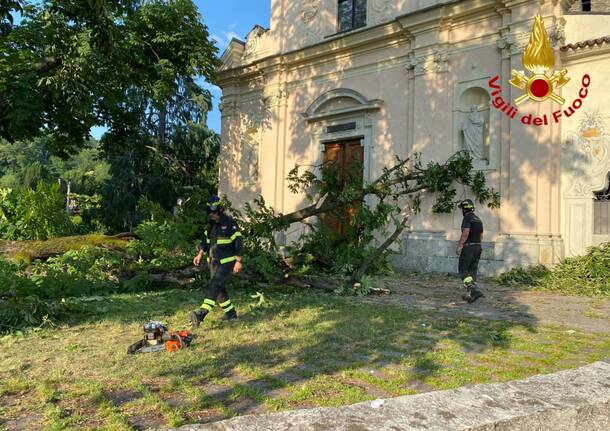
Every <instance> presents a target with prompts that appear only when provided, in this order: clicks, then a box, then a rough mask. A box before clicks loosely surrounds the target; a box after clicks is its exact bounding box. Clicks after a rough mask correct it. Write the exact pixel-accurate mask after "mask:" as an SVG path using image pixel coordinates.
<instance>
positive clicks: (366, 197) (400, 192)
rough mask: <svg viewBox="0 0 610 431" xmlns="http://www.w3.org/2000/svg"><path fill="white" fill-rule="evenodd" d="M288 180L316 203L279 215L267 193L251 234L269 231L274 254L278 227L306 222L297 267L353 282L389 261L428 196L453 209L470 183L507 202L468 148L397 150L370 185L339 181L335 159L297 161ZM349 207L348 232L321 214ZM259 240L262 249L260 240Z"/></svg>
mask: <svg viewBox="0 0 610 431" xmlns="http://www.w3.org/2000/svg"><path fill="white" fill-rule="evenodd" d="M348 176H349V175H348ZM288 181H289V188H290V190H291V191H292V192H293V193H302V194H305V196H306V197H307V198H308V199H309V201H310V202H311V203H310V204H309V205H307V206H305V207H304V208H302V209H299V210H297V211H294V212H291V213H289V214H279V213H276V212H275V211H274V210H273V209H272V208H269V207H268V206H267V205H266V203H265V201H264V200H263V199H262V197H261V198H259V199H257V200H255V202H254V205H249V204H248V205H246V216H247V217H246V220H244V221H243V224H244V226H246V229H247V234H246V236H251V237H252V238H261V237H262V238H265V241H263V242H262V244H269V245H268V246H266V247H265V249H264V251H265V252H267V255H268V256H269V257H270V258H273V253H274V251H275V250H277V248H278V247H277V245H276V244H275V237H276V233H277V232H280V231H285V230H286V229H287V228H288V227H289V226H290V225H292V224H294V223H299V222H300V223H305V224H307V225H308V226H309V228H310V229H309V233H307V234H306V235H303V236H301V237H300V239H299V240H298V241H297V242H296V243H295V244H293V245H292V246H291V247H289V248H288V251H289V252H290V253H291V255H292V261H293V262H296V263H297V264H298V265H296V266H297V267H298V268H297V269H298V270H303V269H304V268H305V270H312V269H314V270H315V271H320V270H322V271H327V272H330V273H333V274H340V275H347V276H350V277H351V281H352V282H357V281H360V280H361V279H362V277H363V276H364V275H365V274H366V273H367V272H379V271H383V270H384V269H387V268H388V264H387V260H386V259H385V258H384V257H385V256H386V255H387V249H388V247H390V246H391V244H392V243H393V242H395V241H396V240H397V239H398V238H399V236H400V233H401V232H402V231H403V230H404V229H405V228H406V227H408V225H409V222H410V220H411V218H412V217H413V215H415V214H417V213H419V212H421V211H422V202H424V201H429V202H431V205H432V206H431V211H432V212H433V213H449V212H451V211H453V210H455V208H456V203H457V201H458V200H459V199H458V188H463V191H464V192H467V193H472V196H473V197H474V198H475V199H476V200H477V201H479V202H480V203H486V204H487V205H488V206H489V207H490V208H497V207H499V205H500V195H499V194H498V193H497V192H496V191H495V190H494V189H492V188H489V187H487V185H486V181H485V176H484V174H483V172H480V171H474V170H473V167H472V159H471V157H470V156H469V155H468V154H467V153H465V152H458V153H456V154H454V155H453V156H452V157H451V158H450V159H449V160H447V161H446V162H444V163H438V162H433V161H431V162H427V163H424V162H423V160H422V156H421V154H414V155H413V156H412V157H409V158H406V159H402V158H399V157H396V159H395V164H394V166H392V167H389V168H384V169H383V171H382V173H381V175H380V176H379V177H378V178H376V179H375V180H374V181H372V182H371V183H369V184H365V185H361V184H360V183H359V182H358V181H345V182H341V181H339V176H338V172H337V167H336V166H335V165H333V164H332V163H327V164H324V165H321V166H315V167H313V168H309V169H305V170H304V171H301V167H300V166H295V168H294V169H292V170H291V171H290V173H289V175H288ZM347 208H351V209H352V211H349V216H348V217H347V220H344V222H345V224H346V225H347V227H348V229H347V230H346V232H345V234H344V235H337V234H334V233H333V232H332V231H329V230H328V228H327V227H326V226H325V225H324V223H320V221H319V219H317V220H316V219H314V217H316V216H324V215H325V214H332V215H334V216H335V217H337V218H339V219H341V218H344V219H345V217H346V209H347ZM310 219H311V220H314V221H313V222H311V221H310ZM392 227H393V230H392V229H391V228H392ZM255 247H258V248H259V249H260V248H261V245H260V244H257V245H256V246H255ZM275 258H276V260H277V254H276V255H275Z"/></svg>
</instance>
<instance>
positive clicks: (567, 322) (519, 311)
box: [365, 274, 610, 332]
mask: <svg viewBox="0 0 610 431" xmlns="http://www.w3.org/2000/svg"><path fill="white" fill-rule="evenodd" d="M383 282H384V283H385V285H386V287H388V288H390V290H391V291H392V294H391V295H386V296H374V297H367V298H366V299H365V301H372V302H374V303H382V304H392V305H398V306H402V307H406V308H410V307H416V308H419V309H423V310H434V311H438V312H442V313H447V314H449V315H458V316H459V315H462V316H471V317H480V318H485V319H492V320H510V321H514V322H520V323H530V324H537V325H557V326H562V327H566V328H568V329H575V330H582V331H586V332H610V299H606V298H588V297H582V296H564V295H560V294H557V293H552V292H541V291H531V290H520V289H516V288H514V287H505V286H501V285H499V284H496V283H494V282H490V281H485V280H483V281H482V282H480V283H479V288H480V290H481V291H483V293H484V294H485V297H483V298H481V299H479V300H478V301H477V302H475V303H474V304H466V303H465V302H464V301H463V300H462V299H461V296H462V295H463V294H464V293H465V291H464V290H463V288H462V287H461V284H460V281H459V280H458V279H455V278H450V277H447V276H442V275H435V274H430V275H421V274H417V275H403V276H400V277H391V278H385V279H383Z"/></svg>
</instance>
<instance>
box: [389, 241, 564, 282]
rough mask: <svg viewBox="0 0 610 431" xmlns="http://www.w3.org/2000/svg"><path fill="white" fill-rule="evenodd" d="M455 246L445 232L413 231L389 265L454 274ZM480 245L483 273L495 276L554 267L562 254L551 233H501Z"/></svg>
mask: <svg viewBox="0 0 610 431" xmlns="http://www.w3.org/2000/svg"><path fill="white" fill-rule="evenodd" d="M456 246H457V241H452V240H448V239H447V238H446V234H445V233H444V232H412V233H410V234H408V235H405V236H404V237H403V240H402V245H401V250H400V252H399V253H397V254H394V255H393V256H392V265H393V266H394V268H395V269H396V270H397V271H421V272H442V273H456V272H457V269H458V257H457V256H456V254H455V248H456ZM482 247H483V251H482V255H481V260H480V262H479V274H480V275H482V276H495V275H498V274H499V273H501V272H503V271H507V270H509V269H511V268H514V267H516V266H520V267H527V266H535V265H539V264H541V263H542V264H544V265H548V266H553V265H555V264H557V263H558V262H559V260H560V259H561V258H562V257H563V243H562V240H561V238H559V237H558V236H551V235H538V236H534V235H500V236H498V238H497V239H496V240H495V241H493V242H491V241H487V242H483V244H482Z"/></svg>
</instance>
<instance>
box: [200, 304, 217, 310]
mask: <svg viewBox="0 0 610 431" xmlns="http://www.w3.org/2000/svg"><path fill="white" fill-rule="evenodd" d="M201 308H203V309H205V310H208V311H212V309H213V308H214V306H213V305H210V304H206V303H205V302H204V303H203V304H201Z"/></svg>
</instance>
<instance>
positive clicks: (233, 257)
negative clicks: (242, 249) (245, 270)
mask: <svg viewBox="0 0 610 431" xmlns="http://www.w3.org/2000/svg"><path fill="white" fill-rule="evenodd" d="M234 260H237V256H231V257H225V258H224V259H220V264H221V265H222V264H223V263H229V262H233V261H234Z"/></svg>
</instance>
